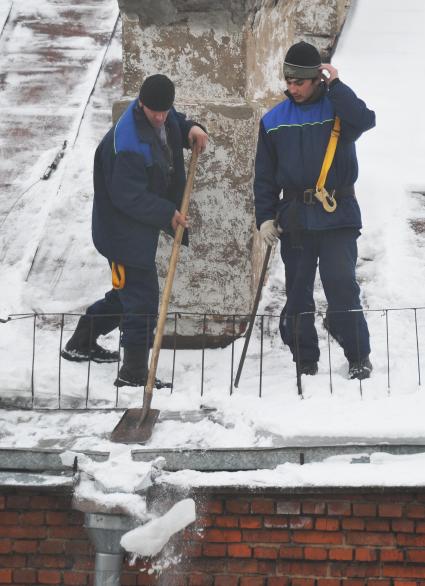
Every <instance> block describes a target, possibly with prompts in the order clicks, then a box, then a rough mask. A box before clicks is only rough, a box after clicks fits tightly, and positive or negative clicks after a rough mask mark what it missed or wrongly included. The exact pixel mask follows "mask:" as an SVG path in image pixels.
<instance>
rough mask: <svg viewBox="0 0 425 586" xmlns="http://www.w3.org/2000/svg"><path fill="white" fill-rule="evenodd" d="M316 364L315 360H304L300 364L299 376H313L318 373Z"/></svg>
mask: <svg viewBox="0 0 425 586" xmlns="http://www.w3.org/2000/svg"><path fill="white" fill-rule="evenodd" d="M318 370H319V369H318V366H317V362H316V361H315V360H304V361H302V362H301V364H300V374H309V375H311V376H314V375H315V374H317V371H318Z"/></svg>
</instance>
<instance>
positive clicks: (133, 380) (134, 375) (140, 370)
mask: <svg viewBox="0 0 425 586" xmlns="http://www.w3.org/2000/svg"><path fill="white" fill-rule="evenodd" d="M148 360H149V348H146V346H129V347H128V348H124V360H123V363H122V366H121V368H120V371H119V373H118V377H117V378H116V380H115V382H114V385H115V386H116V387H124V386H129V387H143V386H145V384H146V381H147V378H148V372H149V366H148Z"/></svg>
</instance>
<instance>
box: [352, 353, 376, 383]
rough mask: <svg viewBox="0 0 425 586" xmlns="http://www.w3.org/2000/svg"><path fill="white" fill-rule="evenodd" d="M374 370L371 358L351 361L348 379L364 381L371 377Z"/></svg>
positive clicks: (366, 357)
mask: <svg viewBox="0 0 425 586" xmlns="http://www.w3.org/2000/svg"><path fill="white" fill-rule="evenodd" d="M372 370H373V366H372V363H371V361H370V360H369V356H365V357H364V358H362V359H361V360H349V361H348V378H350V379H354V378H357V379H358V380H363V379H365V378H369V377H370V373H371V372H372Z"/></svg>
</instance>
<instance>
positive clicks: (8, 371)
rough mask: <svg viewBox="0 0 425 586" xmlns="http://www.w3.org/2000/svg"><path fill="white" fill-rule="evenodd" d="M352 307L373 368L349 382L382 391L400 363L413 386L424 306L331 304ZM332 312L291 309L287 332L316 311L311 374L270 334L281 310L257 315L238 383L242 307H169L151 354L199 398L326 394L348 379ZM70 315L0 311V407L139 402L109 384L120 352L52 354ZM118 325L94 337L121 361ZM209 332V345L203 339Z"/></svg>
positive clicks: (424, 329) (398, 374) (129, 391)
mask: <svg viewBox="0 0 425 586" xmlns="http://www.w3.org/2000/svg"><path fill="white" fill-rule="evenodd" d="M357 311H358V312H361V311H362V312H363V313H364V314H365V316H366V317H367V321H368V325H369V330H370V334H371V345H372V361H373V363H374V367H375V370H374V372H373V374H372V378H371V379H370V381H367V383H366V381H362V380H356V381H350V385H357V386H358V390H359V393H360V395H362V394H363V389H364V385H365V384H367V385H370V384H372V385H374V386H376V385H378V386H380V387H385V390H386V392H387V393H390V392H391V391H392V389H393V387H394V388H398V387H399V386H400V385H401V384H403V385H404V384H407V382H406V380H405V379H406V376H405V374H406V372H407V373H408V378H409V381H408V382H409V384H410V386H415V387H416V388H418V387H421V385H422V369H423V368H424V367H425V363H424V362H423V358H422V356H423V352H422V345H423V344H424V343H425V307H410V308H386V309H363V310H353V311H352V312H332V313H356V312H357ZM332 313H331V312H322V311H315V312H308V313H303V314H298V315H297V316H294V317H293V318H292V319H294V320H295V321H296V324H297V325H296V327H295V331H296V332H297V331H298V330H299V329H300V326H302V320H303V319H307V318H308V319H310V320H311V318H312V316H314V317H315V319H316V327H317V330H318V333H319V346H320V349H321V360H320V371H319V376H316V377H304V376H300V375H297V368H296V364H294V363H293V361H292V356H291V354H290V352H289V349H288V348H287V347H285V346H283V343H282V342H281V340H280V335H279V320H280V319H281V316H280V315H269V314H262V315H258V316H257V317H256V321H255V325H254V335H253V337H252V339H251V342H250V346H249V348H248V353H247V357H246V362H245V365H244V370H243V372H242V376H241V382H240V385H239V387H238V389H235V386H234V376H235V372H236V369H237V366H238V364H239V360H240V356H241V350H242V345H243V332H244V330H245V328H246V325H247V321H248V319H249V316H247V315H238V314H230V315H228V314H226V315H222V314H220V315H219V314H206V313H205V314H196V313H179V312H173V313H170V314H169V316H168V320H167V324H168V326H167V327H168V331H167V339H168V343H167V345H166V346H167V348H166V349H163V350H162V351H161V354H160V364H159V376H160V377H161V378H163V377H165V378H168V379H169V381H170V383H171V385H170V389H169V391H166V392H170V393H173V392H174V391H176V390H177V391H178V390H179V389H180V388H181V385H182V383H183V382H184V385H185V386H186V387H187V386H190V387H191V388H194V389H195V390H196V392H198V393H199V395H200V396H201V397H203V396H204V395H205V394H207V393H208V392H210V391H211V389H215V390H220V392H224V391H225V393H226V394H229V395H232V394H233V393H235V392H238V393H244V392H249V393H250V394H252V393H255V394H258V396H259V397H262V396H264V394H265V393H267V391H268V390H270V389H271V388H274V387H276V386H277V385H280V384H282V381H284V383H285V385H284V386H285V388H289V389H290V392H294V393H298V395H299V396H300V397H301V398H302V397H303V396H304V389H303V386H305V385H306V384H308V386H311V384H313V383H312V382H311V381H313V380H314V384H315V385H319V386H320V387H321V388H323V386H324V384H325V382H324V381H325V379H326V381H327V382H326V385H327V388H328V390H329V392H330V393H331V394H333V393H334V392H335V390H336V389H337V388H338V387H339V386H343V385H345V384H346V382H348V381H347V372H346V371H347V370H348V368H347V366H346V360H345V358H344V357H343V353H342V350H341V348H340V346H339V344H338V343H337V341H336V340H334V339H333V338H332V335H331V333H330V331H329V328H327V327H326V320H329V319H330V317H331V316H332ZM80 315H81V314H67V313H60V314H57V313H55V314H53V313H51V314H47V313H43V314H39V313H31V314H14V315H10V316H9V317H8V318H6V319H1V320H0V407H3V408H22V409H36V408H39V409H83V410H86V409H91V408H105V409H118V408H124V407H126V406H128V405H129V403H131V401H133V402H134V401H135V400H139V402H140V400H141V398H142V388H140V387H139V388H136V389H134V388H131V387H118V386H114V385H113V381H114V379H115V377H116V375H117V374H118V371H119V368H120V366H121V362H120V361H119V362H117V363H114V364H94V363H93V362H92V361H91V360H88V361H87V362H85V363H75V362H68V361H66V360H64V359H63V358H62V356H61V351H62V349H63V348H64V346H65V344H66V341H67V337H68V336H67V334H68V335H69V336H70V335H71V333H72V331H73V330H74V327H75V325H76V322H77V320H78V318H79V317H80ZM122 317H123V316H120V318H121V319H122ZM145 317H146V316H145ZM151 318H152V316H151ZM321 321H322V324H321V323H320V322H321ZM395 328H396V329H395ZM119 329H120V328H118V329H117V330H116V331H115V333H111V334H109V335H108V336H107V337H106V338H103V339H101V340H102V341H101V344H103V345H105V344H106V345H107V346H108V347H109V348H113V349H118V350H119V351H120V360H121V358H122V349H121V341H120V339H121V336H120V334H119ZM191 339H196V340H197V344H196V345H197V348H196V349H188V347H189V346H190V344H189V342H190V340H191ZM182 340H183V341H184V343H183V345H182V344H181V342H182ZM211 340H213V344H212V345H213V346H215V348H210V347H209V345H210V342H211ZM220 340H221V341H222V344H221V347H220ZM295 343H296V340H295ZM182 346H183V348H182ZM276 365H277V366H276ZM161 369H162V372H161ZM344 369H345V370H344ZM188 378H189V379H190V380H189V382H188ZM307 381H308V382H307ZM400 381H402V382H400ZM350 388H352V387H350ZM135 393H136V397H135Z"/></svg>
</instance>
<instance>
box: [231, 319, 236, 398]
mask: <svg viewBox="0 0 425 586" xmlns="http://www.w3.org/2000/svg"><path fill="white" fill-rule="evenodd" d="M235 335H236V316H235V315H233V327H232V361H231V365H230V395H233V365H234V361H235Z"/></svg>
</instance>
